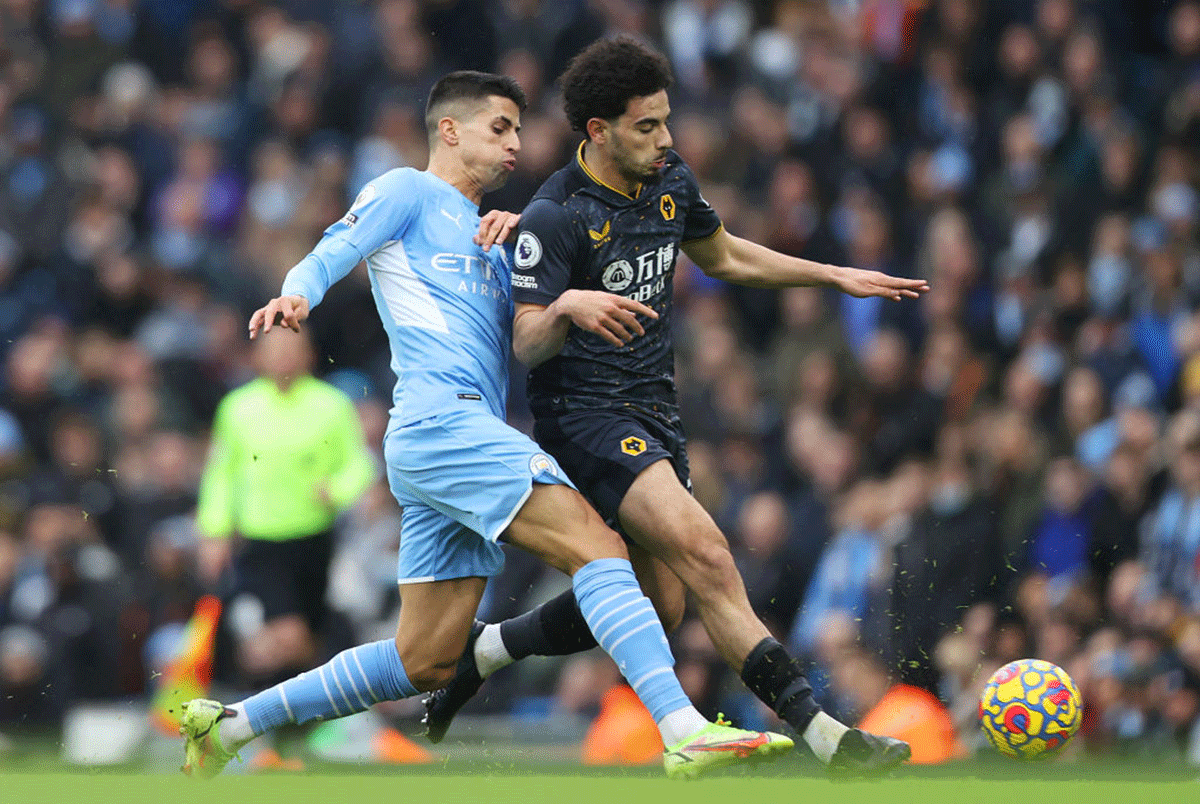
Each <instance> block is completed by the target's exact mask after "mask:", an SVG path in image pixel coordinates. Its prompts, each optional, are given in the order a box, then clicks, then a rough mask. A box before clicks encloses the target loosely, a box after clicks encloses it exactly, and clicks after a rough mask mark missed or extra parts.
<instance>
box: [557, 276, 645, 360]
mask: <svg viewBox="0 0 1200 804" xmlns="http://www.w3.org/2000/svg"><path fill="white" fill-rule="evenodd" d="M554 305H557V306H558V308H559V309H558V312H561V313H562V314H563V315H567V316H570V318H571V322H572V323H573V324H575V326H577V327H579V328H580V329H585V330H587V331H588V332H592V333H595V334H596V335H599V336H600V337H601V338H604V340H606V341H608V342H609V343H611V344H612V345H613V346H624V345H625V344H627V343H629V342H630V341H631V340H633V339H634V337H635V336H637V335H645V334H646V330H645V328H644V327H642V324H641V322H640V321H638V318H637V317H638V316H639V315H644V316H646V317H647V318H658V313H656V312H654V311H653V310H651V309H650V308H649V307H647V306H646V305H644V304H642V303H641V302H639V301H634V300H633V299H627V298H625V297H624V296H618V295H617V294H615V293H605V292H604V291H602V290H568V291H566V292H565V293H563V295H561V296H559V297H558V298H557V299H556V300H555V301H554Z"/></svg>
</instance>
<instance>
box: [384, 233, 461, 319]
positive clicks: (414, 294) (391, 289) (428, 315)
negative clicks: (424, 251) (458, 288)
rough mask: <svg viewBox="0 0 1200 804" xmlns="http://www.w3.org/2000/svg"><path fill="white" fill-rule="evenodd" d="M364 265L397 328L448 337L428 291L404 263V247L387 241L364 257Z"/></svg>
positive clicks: (400, 243)
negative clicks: (365, 260)
mask: <svg viewBox="0 0 1200 804" xmlns="http://www.w3.org/2000/svg"><path fill="white" fill-rule="evenodd" d="M367 265H368V266H369V267H370V269H371V270H372V271H373V272H374V274H375V278H376V280H377V281H378V282H379V295H380V296H382V297H383V300H384V302H385V303H386V304H387V307H388V312H389V313H391V315H392V320H393V321H395V322H396V324H397V325H398V326H401V327H419V328H421V329H431V330H433V331H434V332H444V333H447V334H449V332H450V328H449V327H448V326H447V325H446V319H445V317H444V316H443V315H442V311H441V310H439V309H438V306H437V302H435V301H434V300H433V296H431V295H430V293H429V288H427V287H425V283H424V282H422V281H421V279H420V277H418V276H417V275H416V273H415V272H414V271H413V269H412V267H411V266H410V265H409V264H408V255H407V254H406V253H405V251H404V244H403V243H402V242H400V241H399V240H390V241H388V242H387V243H384V244H383V245H382V246H380V247H379V248H378V249H376V250H375V252H374V253H372V254H371V256H369V257H367Z"/></svg>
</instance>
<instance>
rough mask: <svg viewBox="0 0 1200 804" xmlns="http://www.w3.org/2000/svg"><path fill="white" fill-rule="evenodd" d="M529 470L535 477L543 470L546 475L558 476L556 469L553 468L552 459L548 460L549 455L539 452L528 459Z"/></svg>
mask: <svg viewBox="0 0 1200 804" xmlns="http://www.w3.org/2000/svg"><path fill="white" fill-rule="evenodd" d="M529 472H530V474H532V475H533V476H535V477H536V476H537V475H540V474H542V473H543V472H545V473H546V474H548V475H554V476H556V477H557V476H558V471H557V470H556V469H555V468H554V461H552V460H550V456H549V455H545V454H543V453H541V452H539V453H538V454H537V455H534V456H533V457H532V458H530V459H529Z"/></svg>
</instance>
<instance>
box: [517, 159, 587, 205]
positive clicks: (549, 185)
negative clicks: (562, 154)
mask: <svg viewBox="0 0 1200 804" xmlns="http://www.w3.org/2000/svg"><path fill="white" fill-rule="evenodd" d="M572 160H574V157H572ZM574 164H575V163H574V161H572V162H571V163H570V164H568V165H566V166H565V167H561V168H559V169H558V170H556V171H555V172H554V173H551V174H550V177H549V178H548V179H546V180H545V181H544V182H542V186H541V187H539V188H538V189H537V192H536V193H534V194H533V198H532V199H531V200H533V201H537V200H538V199H540V198H545V199H547V200H550V201H555V202H560V203H561V202H563V201H566V200H567V199H568V198H570V197H571V196H573V195H574V194H575V193H577V192H578V191H579V190H580V189H582V188H584V187H586V186H587V184H586V183H585V182H584V181H583V180H582V179H581V178H580V176H579V175H578V174H577V173H576V171H574V170H572V169H571V168H572V166H573V165H574Z"/></svg>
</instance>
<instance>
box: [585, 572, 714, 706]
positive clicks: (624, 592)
mask: <svg viewBox="0 0 1200 804" xmlns="http://www.w3.org/2000/svg"><path fill="white" fill-rule="evenodd" d="M572 584H573V585H574V587H575V599H576V600H577V601H579V609H580V611H582V612H583V618H584V619H585V620H586V621H587V624H588V628H591V629H592V634H593V635H594V636H595V637H596V641H597V642H599V643H600V647H602V648H604V650H605V652H607V653H608V655H609V656H611V657H612V658H613V661H615V662H616V663H617V667H618V668H620V670H621V673H622V675H624V676H625V678H626V680H627V681H629V686H631V687H633V691H634V692H636V693H637V695H638V697H639V698H641V699H642V703H644V704H645V705H646V708H647V709H649V710H650V714H651V715H653V716H654V720H655V722H661V721H662V720H663V718H664V717H666V716H667V715H668V714H670V713H671V712H675V711H677V710H679V709H683V708H685V707H690V706H691V705H692V702H691V701H689V700H688V697H687V696H686V695H685V694H684V692H683V687H681V686H679V679H678V678H676V677H675V671H674V670H673V669H672V668H673V667H674V666H675V658H674V657H673V656H672V655H671V649H670V648H669V647H668V646H667V634H666V632H665V631H663V627H662V623H661V622H660V621H659V619H658V614H657V613H656V612H655V611H654V606H653V605H652V604H651V603H650V600H649V598H647V597H646V596H645V595H644V594H642V588H641V587H640V586H639V585H638V582H637V576H635V575H634V574H633V567H632V566H631V565H630V564H629V562H628V561H626V560H625V559H623V558H601V559H598V560H596V561H592V562H590V563H588V564H585V565H584V566H583V567H582V568H581V569H580V570H579V571H578V572H576V573H575V577H574V578H573V579H572Z"/></svg>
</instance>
